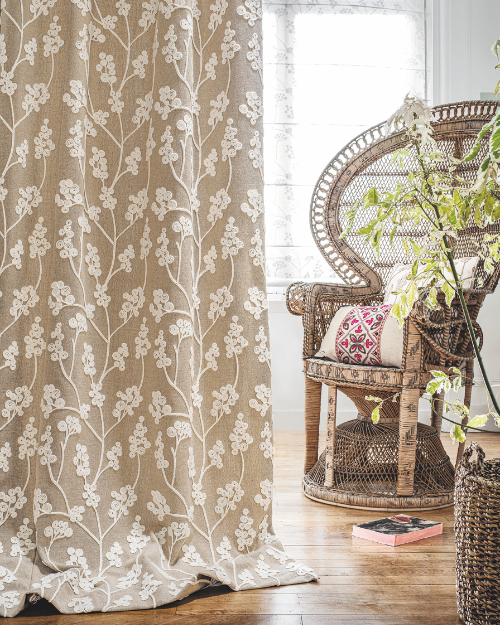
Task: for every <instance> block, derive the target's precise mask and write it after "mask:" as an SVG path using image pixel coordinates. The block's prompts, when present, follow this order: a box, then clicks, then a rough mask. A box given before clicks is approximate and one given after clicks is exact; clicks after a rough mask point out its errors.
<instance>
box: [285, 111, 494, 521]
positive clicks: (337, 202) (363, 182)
mask: <svg viewBox="0 0 500 625" xmlns="http://www.w3.org/2000/svg"><path fill="white" fill-rule="evenodd" d="M496 109H497V103H496V102H493V101H486V102H485V101H483V102H460V103H457V104H449V105H444V106H438V107H435V108H434V109H433V121H432V124H433V128H434V138H435V139H436V141H437V143H438V146H439V147H440V149H441V150H442V151H443V152H445V153H446V154H448V155H450V156H454V157H455V158H460V157H461V156H462V155H463V154H465V153H466V152H467V151H468V150H469V149H470V148H471V146H472V144H473V142H474V140H475V138H476V136H477V134H478V132H479V130H480V129H481V128H482V126H483V125H484V124H485V123H486V122H487V121H489V120H490V119H491V118H492V117H493V115H494V114H495V112H496ZM383 127H384V124H380V125H378V126H374V127H373V128H371V129H370V130H368V131H366V132H364V133H363V134H361V135H359V136H358V137H357V138H356V139H354V140H353V141H351V143H349V144H348V145H347V146H346V147H345V148H344V149H343V150H342V151H341V152H340V153H339V154H337V156H335V158H334V159H333V160H332V161H331V162H330V163H329V164H328V166H327V167H326V168H325V170H324V171H323V173H322V175H321V177H320V179H319V181H318V183H317V185H316V188H315V191H314V194H313V198H312V203H311V229H312V232H313V235H314V238H315V241H316V244H317V246H318V247H319V249H320V250H321V252H322V254H323V256H324V257H325V259H326V260H327V262H328V263H329V265H330V266H331V267H332V268H333V270H334V271H335V272H336V274H337V275H338V276H339V277H340V278H341V280H342V281H343V283H344V284H325V283H314V284H311V283H303V282H299V283H294V284H292V285H291V286H290V287H289V289H288V292H287V306H288V310H289V311H290V312H291V313H292V314H294V315H301V316H302V322H303V326H304V343H303V359H304V371H305V385H306V400H305V423H306V459H305V473H306V475H305V477H304V480H303V488H304V492H305V494H306V495H307V496H308V497H310V498H311V499H316V500H318V501H323V502H325V503H331V504H336V505H343V506H348V507H362V508H372V509H378V510H380V509H386V510H395V509H401V508H413V509H419V508H420V509H424V508H426V509H432V508H441V507H445V506H448V505H450V504H451V503H452V502H453V487H454V469H453V466H452V464H451V461H450V459H449V457H448V456H447V455H446V453H445V451H444V448H443V446H442V443H441V440H440V436H439V434H440V431H441V415H442V410H443V404H442V403H441V402H439V401H437V402H435V405H436V408H437V412H436V413H434V415H433V417H432V424H431V426H428V425H424V424H422V423H418V401H419V398H420V396H421V395H422V394H423V392H424V390H425V387H426V384H427V382H428V380H429V379H430V375H429V373H428V372H429V370H431V369H441V370H444V371H448V368H449V367H450V366H452V365H453V366H456V367H458V368H459V369H460V371H461V372H463V374H464V375H465V376H466V378H467V380H468V383H467V385H466V389H465V403H466V404H467V405H470V399H471V392H472V377H473V367H474V356H473V352H472V345H471V342H470V338H469V335H468V332H467V327H466V325H465V320H464V316H463V313H462V310H461V308H460V304H459V302H458V301H457V300H458V298H455V299H454V300H453V303H452V305H451V307H447V306H446V305H445V304H444V297H442V294H441V296H440V298H439V301H440V304H441V306H440V307H439V308H438V309H437V310H436V311H433V312H432V313H430V314H429V313H428V312H427V311H426V310H424V309H423V308H422V306H421V304H418V303H417V304H416V305H415V307H414V310H413V311H412V314H411V315H410V317H409V318H408V319H407V320H406V322H405V328H404V347H403V362H402V366H401V368H392V367H374V366H366V365H351V364H343V363H340V362H333V361H331V360H328V359H325V358H315V354H316V353H317V352H318V350H319V348H320V345H321V341H322V339H323V337H324V336H325V333H326V331H327V329H328V327H329V324H330V322H331V320H332V319H333V317H334V315H335V313H336V311H337V310H338V309H339V308H340V307H341V306H353V305H356V306H357V305H364V306H372V305H375V304H379V303H382V300H383V297H384V290H385V288H386V284H387V278H388V275H389V272H390V270H391V268H392V267H393V266H394V265H395V264H396V263H407V262H408V258H407V257H406V256H405V252H404V249H403V245H402V244H401V238H400V239H399V240H397V239H395V240H394V241H393V245H390V242H389V236H386V237H384V238H383V240H382V241H381V244H380V256H379V257H378V258H377V257H376V255H375V253H374V251H373V248H372V247H371V246H368V245H366V244H365V242H364V238H363V237H362V236H358V235H356V234H350V235H348V236H347V237H345V238H342V239H341V238H340V233H341V232H342V230H343V227H344V225H345V214H346V212H347V211H348V210H349V209H350V208H351V206H352V205H353V204H354V203H355V202H356V201H357V200H359V199H360V198H362V197H363V195H364V194H365V193H366V191H367V190H368V189H370V188H371V187H374V186H375V187H377V188H379V189H380V188H390V187H391V186H393V185H395V184H396V182H397V181H398V177H401V176H405V175H407V174H408V172H409V171H411V169H412V167H413V166H414V161H413V158H412V155H411V153H410V154H409V156H408V157H407V159H406V163H405V165H404V167H403V168H402V169H399V168H398V166H397V165H393V164H391V155H392V153H393V152H394V151H395V150H397V149H399V148H401V147H403V146H404V145H406V144H407V139H405V135H404V133H403V132H398V131H395V132H393V133H392V134H389V135H388V136H384V134H383ZM483 156H484V155H483V154H479V156H478V157H477V158H476V160H475V161H474V162H471V163H466V164H464V165H461V166H460V170H461V171H460V174H461V176H462V177H463V178H465V179H468V180H473V179H474V175H475V172H476V171H477V167H478V165H479V163H480V162H481V159H482V157H483ZM370 219H372V216H371V215H369V211H367V210H364V211H358V213H357V215H356V221H355V223H354V228H353V230H352V232H357V231H358V229H359V228H360V227H361V226H362V225H363V224H364V223H365V222H368V221H369V220H370ZM424 228H425V224H422V226H420V230H418V229H415V231H412V232H411V236H412V238H413V239H414V240H415V241H416V242H417V243H418V241H419V238H421V237H425V236H426V230H425V229H424ZM491 230H493V231H495V232H498V231H500V229H499V228H498V225H497V224H495V225H494V226H491V227H490V228H489V231H491ZM484 234H485V230H480V229H478V228H477V227H475V226H474V225H471V227H470V228H467V229H466V230H464V231H462V233H461V236H460V238H459V239H458V240H457V241H455V242H454V243H455V247H454V255H455V257H456V258H461V257H465V256H474V255H476V254H477V247H476V245H475V243H478V242H480V241H481V240H482V238H483V236H484ZM476 276H480V277H482V278H483V279H484V283H483V286H482V288H481V289H480V290H479V289H469V290H467V291H466V300H467V306H468V309H469V313H470V315H471V318H472V320H473V321H474V324H475V327H476V331H477V334H478V335H479V337H480V339H482V336H481V330H480V328H479V326H478V325H477V322H476V319H477V315H478V313H479V310H480V308H481V305H482V303H483V301H484V298H485V296H486V294H488V293H492V292H493V291H494V289H495V287H496V285H497V282H498V279H499V276H500V264H499V265H497V267H496V269H495V271H494V273H493V274H492V275H489V276H487V275H486V274H485V272H484V269H483V267H482V264H480V265H479V266H478V268H477V272H476ZM322 384H326V385H328V425H327V445H326V450H325V452H323V454H322V455H321V457H320V458H319V459H318V435H319V419H320V404H321V385H322ZM337 389H340V390H341V391H342V392H343V393H345V394H346V395H347V396H348V397H349V398H350V399H351V400H352V401H353V402H354V404H355V405H356V408H357V410H358V417H357V419H355V420H353V421H349V422H348V423H344V424H342V425H339V426H338V427H336V426H335V421H336V404H337ZM397 392H400V395H399V397H398V399H397V401H396V402H384V404H383V405H382V409H381V413H380V421H379V423H378V424H376V425H375V424H373V423H372V421H371V412H372V410H373V408H374V407H375V406H376V404H375V403H374V402H372V401H367V400H366V399H365V397H366V396H367V395H376V396H378V397H382V398H383V397H389V396H394V394H395V393H397ZM440 398H442V396H441V395H437V396H435V399H440ZM439 410H441V415H440V414H438V413H439ZM462 448H463V445H460V446H459V450H458V454H459V456H460V455H461V453H462Z"/></svg>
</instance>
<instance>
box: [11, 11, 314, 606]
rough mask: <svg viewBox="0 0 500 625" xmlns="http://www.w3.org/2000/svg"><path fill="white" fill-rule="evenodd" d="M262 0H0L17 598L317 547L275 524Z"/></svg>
mask: <svg viewBox="0 0 500 625" xmlns="http://www.w3.org/2000/svg"><path fill="white" fill-rule="evenodd" d="M261 17H262V9H261V6H260V0H240V1H237V2H234V3H233V2H228V1H227V0H198V1H196V0H175V1H174V0H162V1H159V0H149V1H144V2H139V1H137V2H136V1H132V0H129V1H126V0H118V1H116V0H71V1H70V0H59V1H58V0H3V1H2V3H1V27H0V67H1V74H0V128H1V130H0V170H1V172H2V173H1V177H0V201H1V204H2V215H1V219H0V262H1V265H0V291H1V292H2V293H1V297H0V337H1V350H0V353H2V358H0V371H1V373H0V375H1V377H0V387H1V388H0V408H1V415H2V416H1V422H0V469H2V471H1V472H0V475H1V484H0V542H1V555H0V558H1V566H0V613H1V614H3V615H4V616H12V615H14V614H16V613H17V612H19V611H20V610H21V609H22V608H23V606H24V601H25V597H26V595H27V594H29V593H37V594H39V595H41V596H43V597H45V598H47V599H48V600H49V601H51V602H52V603H53V604H54V605H55V606H56V607H57V608H58V609H59V610H60V611H62V612H69V613H71V612H77V613H81V612H91V611H108V610H127V609H144V608H149V607H155V606H158V605H161V604H165V603H168V602H171V601H174V600H177V599H180V598H182V597H184V596H186V595H188V594H190V593H192V592H194V591H195V590H197V589H200V588H202V587H204V586H206V585H208V584H210V583H213V582H214V580H216V581H220V582H222V583H224V584H228V585H229V586H231V587H232V588H234V589H238V590H239V589H248V588H252V587H262V586H269V585H275V584H286V583H299V582H304V581H310V580H312V579H315V578H316V576H315V574H314V572H313V571H311V570H310V569H308V568H307V567H306V566H304V565H302V564H300V563H298V562H296V561H294V560H293V559H291V558H290V557H288V556H287V555H286V553H285V552H284V551H283V547H282V545H281V544H280V542H279V540H278V539H277V538H276V536H275V535H274V532H273V529H272V518H271V514H272V509H271V501H272V454H273V446H272V419H271V407H270V406H271V390H270V360H269V359H270V354H269V340H268V326H267V302H266V295H265V278H264V269H265V266H264V262H265V261H264V226H263V201H262V192H263V191H262V189H263V181H262V82H261V66H260V64H259V63H258V62H257V61H256V58H255V54H256V50H258V47H259V46H260V45H261Z"/></svg>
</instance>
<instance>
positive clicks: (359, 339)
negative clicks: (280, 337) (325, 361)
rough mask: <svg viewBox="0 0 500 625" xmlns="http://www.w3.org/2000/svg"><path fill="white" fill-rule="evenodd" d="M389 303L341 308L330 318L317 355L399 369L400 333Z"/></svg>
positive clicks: (350, 362)
mask: <svg viewBox="0 0 500 625" xmlns="http://www.w3.org/2000/svg"><path fill="white" fill-rule="evenodd" d="M391 308H392V305H391V304H381V305H379V306H344V307H343V308H340V309H339V310H338V311H337V313H336V314H335V317H334V318H333V320H332V322H331V324H330V327H329V328H328V332H327V333H326V335H325V338H324V339H323V341H322V343H321V348H320V351H319V352H318V353H317V354H316V356H320V357H326V358H330V359H331V360H335V361H336V362H343V363H346V364H355V365H371V366H386V367H401V362H402V358H403V330H402V328H400V327H399V324H398V321H397V319H395V318H394V317H391V316H390V313H391Z"/></svg>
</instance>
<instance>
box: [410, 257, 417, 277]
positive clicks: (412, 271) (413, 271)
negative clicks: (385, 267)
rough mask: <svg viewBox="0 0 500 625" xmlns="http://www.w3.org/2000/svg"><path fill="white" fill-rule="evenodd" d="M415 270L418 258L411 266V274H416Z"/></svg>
mask: <svg viewBox="0 0 500 625" xmlns="http://www.w3.org/2000/svg"><path fill="white" fill-rule="evenodd" d="M417 272H418V260H416V261H415V262H414V263H413V265H412V267H411V273H412V275H414V276H416V275H417Z"/></svg>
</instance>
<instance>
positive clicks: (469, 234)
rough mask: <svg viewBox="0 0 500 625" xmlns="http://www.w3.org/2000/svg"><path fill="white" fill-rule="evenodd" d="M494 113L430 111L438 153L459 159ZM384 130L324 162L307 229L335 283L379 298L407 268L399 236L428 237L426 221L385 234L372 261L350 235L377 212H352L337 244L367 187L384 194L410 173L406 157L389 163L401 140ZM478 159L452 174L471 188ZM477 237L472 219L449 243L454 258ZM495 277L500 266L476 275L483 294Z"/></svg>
mask: <svg viewBox="0 0 500 625" xmlns="http://www.w3.org/2000/svg"><path fill="white" fill-rule="evenodd" d="M497 106H498V103H497V102H494V101H489V102H488V101H484V102H479V101H474V102H459V103H457V104H452V105H450V104H446V105H442V106H437V107H435V108H434V109H433V110H432V125H433V129H434V138H435V139H436V141H437V144H438V148H439V149H441V150H442V151H443V152H444V153H445V154H446V155H447V156H448V157H452V156H453V157H455V158H459V157H460V156H462V155H463V154H465V153H466V152H467V151H468V150H469V149H470V148H471V147H472V145H473V143H474V140H475V138H476V136H477V134H478V132H479V130H480V129H481V127H482V126H483V124H484V123H485V122H486V121H488V120H489V119H491V118H492V116H493V115H494V114H495V112H496V109H497ZM384 125H385V124H384V123H382V124H378V125H377V126H374V127H373V128H370V129H369V130H367V131H365V132H363V133H362V134H360V135H358V136H357V137H356V138H355V139H353V140H352V141H351V142H350V143H349V144H348V145H347V146H346V147H345V148H344V149H343V150H341V152H339V153H338V154H337V155H336V156H335V157H334V158H333V159H332V160H331V161H330V163H329V164H328V165H327V167H326V168H325V170H324V171H323V173H322V174H321V176H320V179H319V181H318V183H317V185H316V188H315V191H314V194H313V198H312V202H311V229H312V233H313V236H314V238H315V241H316V244H317V246H318V248H319V249H320V251H321V252H322V254H323V256H324V257H325V259H326V260H327V262H328V263H329V265H330V266H331V267H332V269H333V270H334V271H335V273H336V274H337V275H338V276H339V278H340V279H341V280H342V281H343V282H345V284H346V285H351V286H352V287H354V289H353V291H355V292H358V293H372V294H375V293H378V292H381V291H383V290H384V288H385V285H386V282H387V277H388V275H389V272H390V270H391V268H392V267H393V266H394V264H396V263H401V262H409V259H408V258H407V256H406V253H405V250H404V248H403V245H402V237H403V236H407V235H411V236H412V238H413V239H414V240H415V241H416V242H417V243H419V241H423V240H424V238H425V237H426V236H427V233H428V230H427V223H426V222H425V221H422V222H421V224H420V225H419V226H418V227H415V226H410V225H408V228H407V231H405V232H399V233H398V234H397V235H396V237H395V238H394V240H393V242H392V243H390V241H389V233H387V235H384V236H383V237H382V239H381V242H380V254H379V256H378V257H377V256H376V255H375V251H374V250H373V248H372V247H371V246H367V245H365V242H364V237H362V236H359V235H357V234H355V233H356V232H357V230H358V229H359V228H360V227H361V226H363V225H366V223H368V222H369V221H371V220H372V219H373V218H374V217H376V211H377V208H376V207H374V208H373V209H372V210H371V211H370V209H365V210H363V211H359V212H358V214H357V215H356V218H355V221H354V224H353V225H354V227H353V230H352V233H351V234H349V235H348V236H346V237H345V238H342V239H341V238H340V234H341V232H342V230H343V229H344V226H345V225H346V222H345V214H346V212H347V211H348V210H350V208H351V207H352V205H353V204H354V203H355V202H357V201H358V200H359V199H361V198H362V197H363V196H364V194H365V193H366V192H367V191H368V190H369V189H370V188H371V187H377V188H379V189H387V190H391V189H393V188H395V186H396V185H397V184H398V182H400V181H402V180H403V179H404V177H405V176H407V175H408V173H409V172H411V171H412V170H413V169H415V165H416V160H415V157H414V155H413V154H412V152H411V150H410V152H409V154H408V156H407V157H405V159H404V163H403V167H402V168H401V169H400V168H398V167H396V166H395V165H394V164H393V163H392V162H391V159H392V153H393V152H394V151H395V150H397V149H399V148H402V147H404V146H406V145H407V143H408V140H407V137H406V135H405V133H403V132H393V133H391V134H389V135H388V136H385V135H384ZM483 152H484V151H483ZM483 152H481V153H479V154H478V156H477V157H476V159H475V160H474V161H471V162H469V163H464V164H462V165H460V166H459V167H458V170H459V171H457V173H458V174H459V175H460V176H461V177H462V178H464V179H465V180H469V181H471V182H472V181H473V180H474V179H475V175H476V172H477V168H478V166H479V164H480V163H481V161H482V160H483V158H484V153H483ZM490 230H492V231H495V232H498V231H499V227H498V224H495V225H493V226H491V227H490ZM483 236H484V230H481V229H479V228H477V227H476V226H475V224H474V221H473V219H472V218H471V223H470V227H468V228H467V229H465V230H463V231H462V232H461V233H460V237H459V239H458V241H456V247H455V250H454V255H455V257H456V258H460V257H463V256H474V255H475V254H476V249H477V248H476V246H475V243H478V242H480V241H481V240H482V238H483ZM499 273H500V267H499V268H497V271H495V272H494V274H493V275H492V276H491V277H489V276H487V275H486V274H485V273H484V270H483V268H482V266H480V267H479V276H480V277H482V278H485V288H486V289H488V290H494V288H495V286H496V283H497V282H498V278H499Z"/></svg>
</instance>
